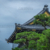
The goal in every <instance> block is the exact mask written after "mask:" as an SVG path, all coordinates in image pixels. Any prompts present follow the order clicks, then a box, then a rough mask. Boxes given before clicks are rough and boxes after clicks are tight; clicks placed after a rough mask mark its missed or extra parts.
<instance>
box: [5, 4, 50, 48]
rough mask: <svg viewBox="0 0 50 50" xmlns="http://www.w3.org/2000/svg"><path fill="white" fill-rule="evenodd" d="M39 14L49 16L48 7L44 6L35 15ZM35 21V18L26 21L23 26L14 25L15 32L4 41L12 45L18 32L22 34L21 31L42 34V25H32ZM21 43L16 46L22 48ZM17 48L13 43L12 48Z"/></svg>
mask: <svg viewBox="0 0 50 50" xmlns="http://www.w3.org/2000/svg"><path fill="white" fill-rule="evenodd" d="M40 14H46V15H47V16H50V12H49V10H48V5H44V8H43V9H42V11H40V12H39V13H38V14H37V15H40ZM34 20H35V18H34V17H33V18H31V19H30V20H28V21H27V22H26V23H24V24H22V25H21V24H17V23H15V30H14V32H13V33H12V35H11V36H10V37H9V38H8V39H6V41H7V42H8V43H13V41H14V40H15V37H16V34H17V33H19V32H23V31H36V32H42V31H43V30H44V27H43V26H42V25H38V24H37V25H35V24H34V23H33V21H34ZM46 28H50V27H49V26H46ZM23 45H24V44H23V43H20V44H19V45H18V47H19V48H20V47H21V46H23ZM14 47H17V46H16V44H14V43H13V48H14Z"/></svg>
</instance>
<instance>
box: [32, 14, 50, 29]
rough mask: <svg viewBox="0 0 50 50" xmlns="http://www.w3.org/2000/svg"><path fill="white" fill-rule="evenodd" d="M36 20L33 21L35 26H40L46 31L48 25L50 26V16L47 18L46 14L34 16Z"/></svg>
mask: <svg viewBox="0 0 50 50" xmlns="http://www.w3.org/2000/svg"><path fill="white" fill-rule="evenodd" d="M34 18H35V20H34V21H33V22H34V24H40V25H42V26H43V27H44V28H45V29H46V27H45V26H46V25H48V26H50V16H47V15H46V14H40V15H36V16H34Z"/></svg>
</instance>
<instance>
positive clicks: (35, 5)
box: [0, 0, 50, 50]
mask: <svg viewBox="0 0 50 50" xmlns="http://www.w3.org/2000/svg"><path fill="white" fill-rule="evenodd" d="M45 4H48V5H49V8H50V0H0V46H1V48H0V50H7V49H9V50H11V48H12V44H8V43H7V42H6V41H5V39H7V38H9V37H10V35H11V34H12V33H13V31H14V30H15V23H17V24H19V23H20V24H23V23H25V22H26V21H28V20H29V19H31V18H32V17H33V16H35V15H36V14H38V13H39V12H40V11H41V10H42V9H43V7H44V5H45Z"/></svg>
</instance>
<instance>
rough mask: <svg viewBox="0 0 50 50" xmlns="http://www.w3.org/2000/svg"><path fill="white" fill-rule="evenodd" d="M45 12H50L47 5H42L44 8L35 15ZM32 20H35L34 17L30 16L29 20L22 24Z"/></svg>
mask: <svg viewBox="0 0 50 50" xmlns="http://www.w3.org/2000/svg"><path fill="white" fill-rule="evenodd" d="M45 12H48V14H50V12H49V11H48V5H44V8H43V10H42V11H40V12H39V13H38V14H37V15H40V14H43V13H45ZM33 20H35V18H34V17H32V18H31V19H30V20H28V21H27V22H26V23H24V24H23V25H27V24H29V23H31V22H32V21H33Z"/></svg>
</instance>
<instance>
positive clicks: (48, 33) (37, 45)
mask: <svg viewBox="0 0 50 50" xmlns="http://www.w3.org/2000/svg"><path fill="white" fill-rule="evenodd" d="M34 18H35V20H34V21H33V22H34V23H35V24H40V25H42V26H44V28H45V30H44V31H43V32H42V33H37V32H33V31H29V32H27V31H24V32H20V33H17V34H16V40H14V43H21V42H22V43H25V46H23V47H21V48H17V47H16V48H15V49H12V50H24V49H25V48H27V49H32V48H33V49H37V50H50V29H46V27H45V26H46V25H50V16H47V15H45V14H41V15H37V16H35V17H34Z"/></svg>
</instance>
